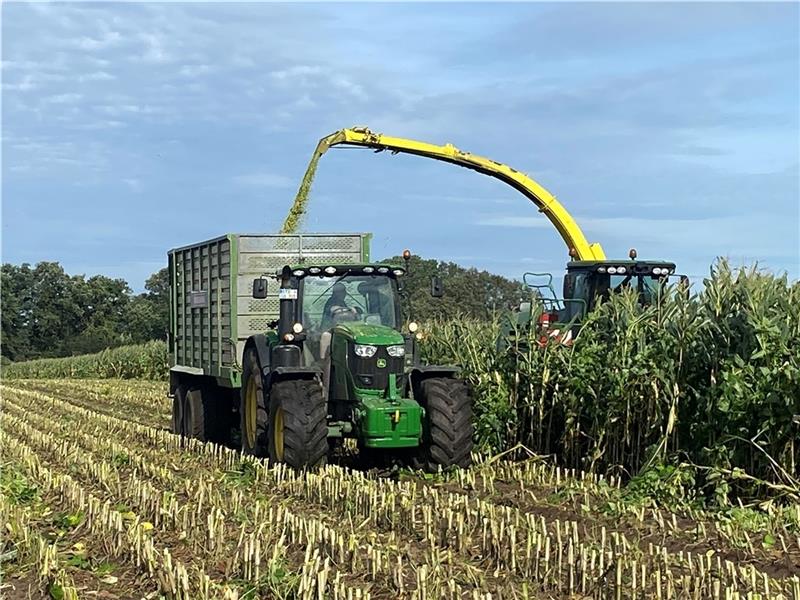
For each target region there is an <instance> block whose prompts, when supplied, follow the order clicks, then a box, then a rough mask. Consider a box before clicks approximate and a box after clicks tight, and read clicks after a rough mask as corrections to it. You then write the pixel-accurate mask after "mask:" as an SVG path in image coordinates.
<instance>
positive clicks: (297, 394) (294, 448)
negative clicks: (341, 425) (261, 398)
mask: <svg viewBox="0 0 800 600" xmlns="http://www.w3.org/2000/svg"><path fill="white" fill-rule="evenodd" d="M269 423H270V435H269V436H268V437H269V458H270V461H271V462H276V463H279V462H282V463H286V464H287V465H289V466H291V467H294V468H296V469H301V468H304V467H317V466H320V465H323V464H325V463H326V462H327V459H328V406H327V403H326V402H325V397H324V395H323V393H322V386H321V385H320V383H319V381H317V380H307V379H301V380H289V381H279V382H277V383H275V384H273V386H272V390H271V393H270V402H269Z"/></svg>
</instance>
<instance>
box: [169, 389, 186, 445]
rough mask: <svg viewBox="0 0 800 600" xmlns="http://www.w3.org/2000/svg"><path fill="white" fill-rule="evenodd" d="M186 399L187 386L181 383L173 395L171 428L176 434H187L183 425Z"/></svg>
mask: <svg viewBox="0 0 800 600" xmlns="http://www.w3.org/2000/svg"><path fill="white" fill-rule="evenodd" d="M185 401H186V387H185V386H183V385H179V386H178V387H177V388H175V394H174V395H173V396H172V425H171V427H170V430H171V431H172V433H174V434H175V435H181V436H182V435H185V433H186V430H185V429H184V427H183V407H184V404H185Z"/></svg>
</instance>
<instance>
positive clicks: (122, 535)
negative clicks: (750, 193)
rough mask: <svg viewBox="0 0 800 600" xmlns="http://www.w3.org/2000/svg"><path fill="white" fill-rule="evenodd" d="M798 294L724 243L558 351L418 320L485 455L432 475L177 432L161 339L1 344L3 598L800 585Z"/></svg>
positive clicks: (479, 598) (477, 329) (686, 593)
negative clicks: (87, 348)
mask: <svg viewBox="0 0 800 600" xmlns="http://www.w3.org/2000/svg"><path fill="white" fill-rule="evenodd" d="M798 298H800V284H798V283H797V282H794V283H790V282H787V281H786V279H785V278H775V277H772V276H769V275H764V274H760V273H758V272H756V271H749V272H746V271H740V272H738V273H737V272H733V271H731V270H729V269H727V267H726V266H725V265H724V264H723V265H720V266H719V268H717V270H716V271H712V276H711V277H710V278H709V279H708V280H706V281H705V286H704V290H703V291H702V293H700V294H698V295H696V296H693V297H692V298H691V299H689V298H683V297H682V296H680V295H670V296H668V297H665V298H664V299H663V301H660V302H659V303H658V305H655V306H652V307H644V308H643V307H640V306H638V304H637V303H636V302H635V299H634V298H631V297H625V296H624V295H623V296H621V297H619V298H615V299H613V301H612V302H610V303H609V304H608V305H607V306H605V307H601V310H599V311H597V313H596V314H593V315H592V316H591V318H590V319H589V320H588V321H587V323H586V324H585V325H584V328H583V329H582V331H581V333H580V334H579V336H578V341H577V342H576V343H575V345H574V346H573V347H569V348H568V347H563V346H561V345H558V344H556V345H553V346H548V347H546V348H543V349H542V348H537V347H535V345H533V346H531V345H530V344H529V345H528V346H525V347H516V346H512V347H511V348H510V349H507V350H506V351H500V350H498V349H497V348H496V346H495V342H496V337H497V334H498V331H499V330H498V327H497V323H496V322H470V321H465V320H454V321H450V322H440V323H429V324H427V325H426V327H425V329H426V335H427V337H426V339H425V340H424V342H423V347H424V348H423V349H424V351H425V352H426V353H427V354H428V356H429V358H430V359H431V360H433V361H441V362H443V363H445V364H447V363H456V364H460V365H462V366H463V370H464V371H463V372H464V375H465V376H466V377H467V379H468V380H469V381H470V384H471V386H472V388H473V390H474V410H475V416H476V422H475V427H476V436H477V440H476V441H477V443H478V446H479V447H480V448H481V452H482V453H483V454H481V455H476V456H475V457H474V458H475V465H474V466H473V467H472V468H471V469H469V470H465V471H455V472H452V473H444V474H434V475H423V474H421V473H414V472H406V471H390V472H387V471H386V470H384V471H378V470H364V471H362V470H356V469H353V468H351V467H348V466H347V465H348V464H350V463H352V461H349V460H348V457H346V456H345V457H344V458H343V459H341V460H339V464H332V465H329V466H327V467H325V468H324V469H321V470H318V471H314V472H295V471H292V470H288V469H286V468H283V467H280V466H278V467H275V466H271V465H269V464H267V463H266V462H264V461H262V460H259V459H255V458H252V457H248V456H243V455H241V454H240V453H238V452H237V451H235V450H232V449H230V448H227V447H222V446H217V445H213V444H204V443H200V442H197V441H196V440H191V441H186V440H182V439H181V438H179V437H177V436H174V435H172V434H170V433H169V432H168V430H167V426H168V424H169V422H170V408H171V404H170V403H171V401H170V400H169V399H168V398H167V397H166V387H167V386H166V383H164V377H165V376H166V372H167V369H168V365H167V355H166V345H165V344H164V343H163V342H152V343H149V344H146V345H143V346H139V347H124V348H119V349H114V350H110V351H105V352H103V353H100V354H98V355H93V356H85V357H71V358H64V359H47V360H43V361H32V362H29V363H19V364H14V365H10V366H9V367H7V368H5V369H4V374H3V375H4V380H3V383H2V388H0V391H2V405H0V408H1V409H2V414H0V431H1V433H0V452H1V453H0V461H1V463H2V464H1V465H0V466H2V470H1V471H0V484H1V485H2V495H1V496H0V512H1V513H2V515H1V516H2V520H3V524H4V530H3V538H2V546H1V547H0V567H2V571H3V579H2V582H0V597H2V598H9V599H13V600H16V599H19V598H55V599H59V600H60V599H74V598H76V597H77V598H129V599H135V600H138V599H140V598H151V599H156V598H165V599H177V600H189V599H192V600H195V599H205V598H222V599H234V598H248V599H256V598H277V599H289V598H292V599H308V600H323V599H328V598H333V599H342V600H353V599H360V600H361V599H363V600H365V599H367V598H372V599H389V598H408V599H415V600H425V599H428V600H435V599H439V598H442V599H447V600H456V599H458V600H489V599H493V600H499V599H505V600H511V599H513V600H522V599H528V598H531V599H532V598H614V599H618V598H620V599H621V598H654V599H658V600H661V599H670V598H687V599H693V600H694V599H700V598H703V599H707V598H709V599H717V598H720V599H725V600H732V599H734V598H752V599H766V598H783V599H787V600H788V599H792V600H800V485H798V462H800V461H799V460H798V458H799V457H800V443H798V437H799V436H798V432H800V420H798V422H796V419H797V417H796V415H798V413H800V393H798V385H800V344H797V340H798V339H800V302H798ZM79 377H82V378H86V379H77V378H79ZM89 377H95V378H96V379H88V378H89ZM98 377H109V379H98ZM125 377H140V378H141V379H119V378H125ZM148 379H153V380H157V381H148ZM534 453H536V454H534ZM509 458H513V459H515V460H513V461H512V460H507V459H509Z"/></svg>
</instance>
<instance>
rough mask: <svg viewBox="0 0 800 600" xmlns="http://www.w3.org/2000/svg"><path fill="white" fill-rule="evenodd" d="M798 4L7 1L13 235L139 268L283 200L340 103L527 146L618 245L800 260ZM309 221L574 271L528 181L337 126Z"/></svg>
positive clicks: (36, 257) (268, 225)
mask: <svg viewBox="0 0 800 600" xmlns="http://www.w3.org/2000/svg"><path fill="white" fill-rule="evenodd" d="M798 16H799V15H798V4H797V3H791V4H789V3H783V4H765V3H756V4H745V3H732V4H725V3H713V4H686V3H675V4H644V3H639V4H624V3H589V4H578V3H570V4H566V3H564V4H543V3H538V4H532V3H531V4H450V3H447V4H444V3H443V4H214V3H206V4H196V3H181V4H178V3H171V4H153V3H148V4H108V3H98V4H26V3H8V2H6V3H3V6H2V54H3V56H2V59H3V62H2V78H3V91H2V104H3V106H2V117H3V132H2V152H3V157H2V158H3V164H2V177H3V183H2V193H3V197H2V200H3V206H2V218H3V221H2V233H3V241H2V251H3V260H4V261H6V262H14V263H20V262H31V263H34V262H37V261H40V260H58V261H60V262H61V263H62V264H63V265H64V266H65V267H66V268H67V270H68V271H69V272H73V273H87V274H94V273H104V274H108V275H112V276H118V277H123V278H125V279H127V280H128V281H129V282H130V283H131V285H132V286H133V287H134V288H136V289H141V287H142V284H143V282H144V279H145V278H146V277H147V276H148V275H149V274H150V273H151V272H153V271H155V270H157V269H158V268H160V267H161V266H163V265H164V263H165V261H166V258H165V255H166V251H167V250H168V249H169V248H171V247H175V246H179V245H183V244H186V243H190V242H194V241H199V240H202V239H205V238H209V237H213V236H217V235H219V234H222V233H225V232H229V231H233V232H271V231H276V230H277V228H278V227H279V226H280V224H281V222H282V220H283V217H284V215H285V213H286V210H287V209H288V207H289V205H290V204H291V201H292V199H293V197H294V193H295V191H296V187H297V185H298V183H299V181H300V178H301V176H302V174H303V172H304V170H305V167H306V165H307V162H308V159H309V157H310V153H311V151H312V149H313V148H314V146H315V144H316V142H317V140H318V139H319V138H320V137H321V136H323V135H325V134H327V133H330V132H332V131H334V130H336V129H339V128H341V127H345V126H350V125H356V124H359V125H368V126H369V127H370V128H371V129H373V130H374V131H381V132H384V133H389V134H392V135H398V136H404V137H415V138H419V139H423V140H425V141H430V142H434V143H444V142H451V143H453V144H455V145H456V146H458V147H460V148H461V149H463V150H468V151H471V152H474V153H477V154H482V155H484V156H489V157H491V158H493V159H495V160H498V161H501V162H505V163H507V164H510V165H511V166H513V167H515V168H517V169H519V170H522V171H525V172H527V173H528V174H529V175H531V176H533V177H534V178H536V179H537V180H538V181H539V182H540V183H542V184H543V185H544V186H545V187H547V188H548V189H549V190H550V191H551V192H552V193H554V194H555V195H556V196H557V197H558V198H559V199H560V200H561V201H562V203H563V204H564V205H565V206H566V207H567V208H568V209H569V210H570V211H571V212H572V213H573V215H574V216H575V218H576V219H577V221H578V223H579V224H580V225H581V226H582V227H583V229H584V231H585V232H586V234H587V237H588V238H589V239H590V241H598V242H601V243H602V244H603V246H604V247H605V249H606V253H607V254H608V255H610V256H619V257H622V256H625V255H626V254H627V250H628V248H629V247H631V246H635V247H636V248H637V249H638V250H639V255H640V257H642V258H664V259H672V260H674V261H675V262H677V263H678V265H679V270H681V271H683V272H685V273H689V274H690V275H691V276H693V277H695V278H698V277H702V276H703V275H704V274H706V273H707V271H708V265H709V264H710V263H711V262H712V261H713V260H714V258H715V257H716V256H718V255H723V256H728V257H730V258H731V259H732V260H733V261H734V262H736V263H749V262H752V261H759V262H760V263H761V264H763V265H764V266H766V267H769V268H771V269H773V270H776V271H784V270H786V271H789V274H790V275H791V276H792V277H793V278H797V277H800V266H799V265H798V262H800V258H799V256H800V234H799V233H798V229H800V215H799V214H798V210H799V209H798V198H799V197H800V186H799V185H798V181H799V177H800V149H799V148H798V138H799V137H800V136H799V133H800V132H799V131H798V107H799V106H800V97H799V86H800V75H799V72H800V62H799V59H798V55H799V51H800V49H799V48H798V22H799V20H798ZM305 229H306V230H307V231H371V232H373V233H374V234H375V239H374V244H373V255H374V256H375V257H377V258H381V257H385V256H389V255H392V254H397V253H399V252H400V251H402V249H403V248H405V247H410V248H411V249H412V250H413V251H415V252H416V253H418V254H422V255H424V256H427V257H437V258H441V259H447V260H454V261H457V262H459V263H462V264H465V265H471V266H477V267H479V268H485V269H488V270H491V271H494V272H497V273H501V274H504V275H509V276H519V275H520V274H521V273H522V272H523V271H527V270H534V271H538V270H546V271H553V272H557V273H558V272H561V271H562V270H563V267H564V263H565V261H566V258H567V256H566V248H565V246H564V244H563V243H562V242H561V240H560V238H559V237H558V235H557V234H556V232H555V230H554V229H553V228H552V227H551V226H550V225H549V223H548V221H547V220H546V219H545V218H544V217H543V216H542V215H540V214H539V213H538V212H537V211H536V209H535V207H534V206H533V205H532V204H530V203H529V202H528V201H527V200H526V199H525V198H523V197H522V196H520V195H519V194H517V193H516V192H514V191H513V190H511V189H510V188H507V187H506V186H504V185H503V184H501V183H499V182H497V181H494V180H492V179H489V178H487V177H485V176H481V175H478V174H476V173H473V172H471V171H466V170H463V169H459V168H455V167H453V166H450V165H445V164H439V163H435V162H433V161H429V160H424V159H421V158H417V157H409V156H402V155H398V156H390V155H384V154H378V155H375V154H372V153H370V152H367V151H360V150H334V151H331V152H330V153H328V154H327V155H326V156H325V157H324V158H323V159H322V162H321V163H320V167H319V170H318V173H317V179H316V182H315V185H314V189H313V194H312V201H311V205H310V211H309V214H308V217H307V219H306V222H305Z"/></svg>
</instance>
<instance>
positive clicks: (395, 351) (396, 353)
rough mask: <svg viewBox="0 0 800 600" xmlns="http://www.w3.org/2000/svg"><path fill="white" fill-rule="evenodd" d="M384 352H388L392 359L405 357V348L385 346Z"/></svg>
mask: <svg viewBox="0 0 800 600" xmlns="http://www.w3.org/2000/svg"><path fill="white" fill-rule="evenodd" d="M386 352H388V353H389V356H391V357H392V358H400V357H401V356H405V355H406V349H405V346H386Z"/></svg>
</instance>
